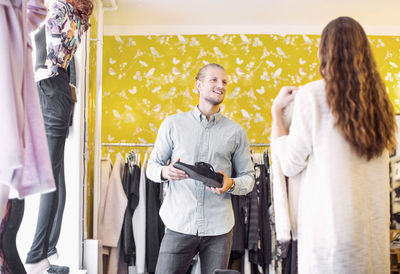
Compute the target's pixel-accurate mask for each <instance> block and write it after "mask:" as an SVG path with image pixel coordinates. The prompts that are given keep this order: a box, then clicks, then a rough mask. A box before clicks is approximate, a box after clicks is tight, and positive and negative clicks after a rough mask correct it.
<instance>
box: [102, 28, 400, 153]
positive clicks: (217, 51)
mask: <svg viewBox="0 0 400 274" xmlns="http://www.w3.org/2000/svg"><path fill="white" fill-rule="evenodd" d="M370 40H371V43H372V46H373V50H374V53H375V56H376V59H377V63H378V66H379V69H380V72H381V74H382V77H383V78H384V80H385V82H386V84H387V87H388V91H389V94H390V97H391V100H392V101H393V102H394V105H395V108H396V111H397V112H399V109H400V103H399V100H398V99H399V98H400V72H399V66H400V37H391V36H371V37H370ZM318 44H319V36H318V35H286V36H280V35H162V36H154V35H152V36H105V37H104V53H103V54H104V55H103V106H102V107H103V116H102V119H103V121H102V142H107V143H109V142H137V143H141V142H146V143H154V141H155V138H156V135H157V129H158V127H159V125H160V123H161V121H162V120H163V119H164V118H165V117H166V116H168V115H171V114H174V113H177V112H181V111H188V110H190V109H191V108H192V107H193V106H195V105H196V104H197V101H198V98H197V94H196V93H195V92H194V83H195V81H194V77H195V74H196V72H197V71H198V69H199V68H200V67H201V66H203V65H204V64H206V63H207V62H216V63H219V64H221V65H222V66H224V67H225V69H226V70H227V72H228V74H229V75H230V76H229V84H228V93H227V95H226V97H225V101H224V103H223V105H222V109H223V112H224V114H225V115H227V116H228V117H230V118H231V119H233V120H235V121H236V122H238V123H239V124H241V125H242V126H243V127H245V129H246V130H247V134H248V137H249V140H250V142H254V143H269V134H270V126H271V115H270V106H271V103H272V99H273V98H274V97H275V96H276V94H277V92H278V91H279V89H280V87H281V86H283V85H304V84H305V83H307V82H309V81H313V80H317V79H319V78H320V76H319V73H318V66H319V63H318V58H317V50H318ZM106 151H107V149H103V152H106Z"/></svg>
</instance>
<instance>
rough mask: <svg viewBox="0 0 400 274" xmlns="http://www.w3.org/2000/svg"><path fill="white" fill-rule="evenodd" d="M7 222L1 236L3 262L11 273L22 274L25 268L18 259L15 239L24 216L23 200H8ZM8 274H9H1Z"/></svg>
mask: <svg viewBox="0 0 400 274" xmlns="http://www.w3.org/2000/svg"><path fill="white" fill-rule="evenodd" d="M7 206H8V207H9V209H8V213H7V214H8V220H7V223H6V225H5V228H4V231H3V233H2V235H1V248H2V250H3V252H4V257H5V261H6V262H7V264H8V267H9V270H11V273H15V274H17V273H18V274H24V273H26V272H25V268H24V265H23V264H22V261H21V258H20V257H19V254H18V250H17V245H16V239H17V233H18V229H19V227H20V225H21V222H22V217H23V216H24V207H25V200H19V199H12V200H8V205H7ZM1 273H10V272H1Z"/></svg>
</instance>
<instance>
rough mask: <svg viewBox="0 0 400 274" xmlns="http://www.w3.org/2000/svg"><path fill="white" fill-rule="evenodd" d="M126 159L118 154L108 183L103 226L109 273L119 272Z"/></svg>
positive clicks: (126, 201) (126, 202)
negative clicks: (107, 249)
mask: <svg viewBox="0 0 400 274" xmlns="http://www.w3.org/2000/svg"><path fill="white" fill-rule="evenodd" d="M124 167H125V161H124V158H123V157H122V155H121V153H118V154H117V155H116V159H115V163H114V166H113V169H112V171H111V176H110V182H109V184H108V189H107V196H106V202H105V205H104V216H103V219H102V222H101V225H102V226H103V246H108V247H110V260H109V264H108V271H107V273H109V274H112V273H118V260H119V250H120V246H121V243H120V236H121V229H122V224H123V221H124V215H125V210H126V206H127V204H128V198H127V197H126V194H125V191H124V188H123V186H122V176H123V174H124Z"/></svg>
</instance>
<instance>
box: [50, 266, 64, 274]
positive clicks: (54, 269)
mask: <svg viewBox="0 0 400 274" xmlns="http://www.w3.org/2000/svg"><path fill="white" fill-rule="evenodd" d="M47 273H60V274H68V273H69V267H68V266H60V265H53V264H52V265H50V268H49V269H48V270H47Z"/></svg>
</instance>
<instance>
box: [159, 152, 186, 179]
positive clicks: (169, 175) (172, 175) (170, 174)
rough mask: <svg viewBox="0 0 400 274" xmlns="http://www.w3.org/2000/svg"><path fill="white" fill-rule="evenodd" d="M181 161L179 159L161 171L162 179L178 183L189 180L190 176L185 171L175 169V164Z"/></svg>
mask: <svg viewBox="0 0 400 274" xmlns="http://www.w3.org/2000/svg"><path fill="white" fill-rule="evenodd" d="M180 160H181V159H180V158H178V159H177V160H176V161H175V162H173V163H170V164H169V165H168V166H164V167H163V168H162V170H161V179H163V180H166V179H168V180H170V181H178V180H183V179H187V178H189V175H187V174H186V172H185V171H182V170H180V169H177V168H174V167H173V164H175V163H176V162H179V161H180Z"/></svg>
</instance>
